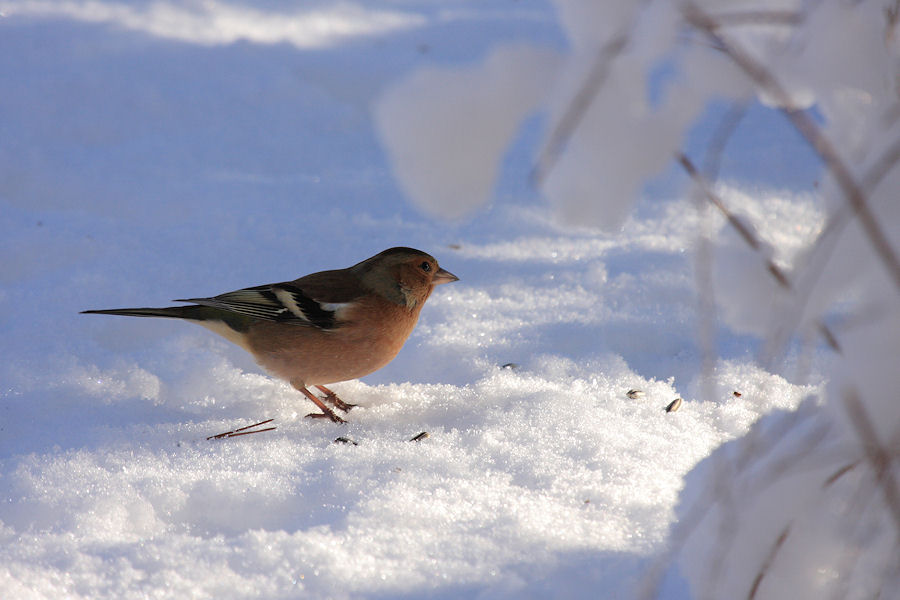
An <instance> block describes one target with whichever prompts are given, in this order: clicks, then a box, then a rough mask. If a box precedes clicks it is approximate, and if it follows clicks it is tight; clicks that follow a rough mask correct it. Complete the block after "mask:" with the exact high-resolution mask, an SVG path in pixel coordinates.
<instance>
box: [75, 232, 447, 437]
mask: <svg viewBox="0 0 900 600" xmlns="http://www.w3.org/2000/svg"><path fill="white" fill-rule="evenodd" d="M458 279H459V278H458V277H457V276H456V275H453V274H452V273H450V272H448V271H446V270H444V269H442V268H441V267H440V266H438V263H437V261H436V260H435V259H434V258H433V257H432V256H430V255H428V254H426V253H425V252H422V251H420V250H414V249H413V248H390V249H388V250H385V251H384V252H381V253H379V254H376V255H375V256H373V257H372V258H368V259H366V260H364V261H362V262H361V263H358V264H355V265H353V266H352V267H348V268H346V269H338V270H334V271H322V272H320V273H312V274H311V275H306V276H305V277H301V278H300V279H295V280H294V281H288V282H285V283H273V284H269V285H260V286H257V287H251V288H245V289H242V290H237V291H234V292H228V293H226V294H220V295H218V296H214V297H212V298H190V299H186V300H175V302H191V303H192V304H191V305H190V306H172V307H168V308H118V309H109V310H86V311H83V314H104V315H125V316H130V317H168V318H175V319H186V320H188V321H191V322H193V323H197V324H199V325H202V326H204V327H206V328H207V329H210V330H212V331H214V332H215V333H217V334H219V335H221V336H222V337H224V338H225V339H227V340H229V341H231V342H234V343H235V344H237V345H238V346H241V347H242V348H244V349H245V350H247V351H248V352H250V353H251V354H252V355H253V357H254V358H255V359H256V361H257V362H258V363H259V364H260V365H261V366H262V367H263V368H264V369H266V370H267V371H269V372H270V373H272V374H273V375H275V376H277V377H280V378H282V379H285V380H287V381H288V382H290V384H291V385H292V386H293V387H294V388H295V389H297V390H298V391H300V392H302V393H303V395H304V396H306V397H307V398H309V399H310V400H312V401H313V402H314V403H315V405H316V406H318V407H319V408H320V409H321V410H322V412H321V413H313V414H310V415H307V416H310V417H327V418H329V419H331V420H332V421H334V422H336V423H343V422H344V420H343V419H342V418H341V417H339V416H338V415H336V414H335V413H334V411H332V410H331V409H330V408H328V406H326V405H325V403H324V402H323V401H322V399H320V398H318V397H317V396H316V395H315V394H313V393H312V392H310V391H309V389H307V388H308V387H309V386H315V387H316V388H317V389H318V390H319V391H320V392H322V393H323V394H325V397H324V400H325V401H327V402H329V403H331V404H332V405H334V406H335V408H337V409H339V410H342V411H344V412H346V411H348V410H350V408H352V407H353V405H352V404H347V403H345V402H343V401H342V400H341V399H340V398H338V397H337V394H335V393H334V392H332V391H331V390H330V389H328V388H327V387H325V385H326V384H329V383H335V382H338V381H345V380H347V379H355V378H357V377H362V376H363V375H368V374H369V373H372V372H374V371H377V370H378V369H380V368H381V367H383V366H385V365H386V364H388V363H389V362H391V360H392V359H393V358H394V357H395V356H396V355H397V353H398V352H399V351H400V348H402V347H403V343H404V342H406V338H408V337H409V334H410V333H412V330H413V328H414V327H415V325H416V321H417V320H418V319H419V312H420V311H421V310H422V306H423V305H424V304H425V301H426V300H427V299H428V297H429V296H430V295H431V292H432V291H433V290H434V286H436V285H440V284H442V283H450V282H453V281H457V280H458Z"/></svg>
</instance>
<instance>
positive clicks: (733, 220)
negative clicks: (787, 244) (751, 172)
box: [676, 152, 841, 353]
mask: <svg viewBox="0 0 900 600" xmlns="http://www.w3.org/2000/svg"><path fill="white" fill-rule="evenodd" d="M676 158H677V159H678V162H679V164H681V166H682V167H683V168H684V170H685V172H687V174H688V175H689V176H690V178H691V180H692V181H693V182H694V184H695V185H696V186H697V188H698V189H699V190H700V191H701V192H703V195H704V196H705V197H706V199H707V200H709V202H710V203H712V205H713V206H715V207H716V208H718V209H719V211H720V212H721V213H722V214H723V215H724V216H725V218H726V219H727V220H728V224H729V225H731V226H732V227H733V228H734V229H735V231H737V233H738V234H739V235H740V236H741V239H743V240H744V242H746V244H747V245H748V246H750V248H751V249H753V251H755V252H757V253H759V254H760V256H762V259H763V261H764V262H765V265H766V270H767V271H768V272H769V274H770V275H771V276H772V277H773V278H774V279H775V281H776V282H778V285H779V286H781V287H782V288H783V289H784V290H786V291H793V286H792V285H791V281H790V279H789V278H788V276H787V274H786V273H785V272H784V270H782V268H781V267H779V266H778V265H776V264H775V262H774V261H773V260H772V259H771V258H770V257H767V256H763V252H762V244H761V243H760V242H759V238H757V236H756V234H755V233H754V231H753V228H752V227H751V226H750V225H749V224H747V223H744V222H743V221H742V220H740V219H739V218H738V217H737V216H736V215H735V214H734V213H733V212H731V210H730V209H729V208H728V207H727V206H725V203H724V202H723V201H722V199H721V198H720V197H719V195H718V194H716V192H715V191H714V190H713V189H712V186H710V184H709V182H708V181H707V180H706V178H704V177H703V175H701V174H700V172H699V171H697V167H696V166H694V163H693V162H691V159H690V158H688V157H687V156H686V155H685V154H684V153H681V152H679V153H678V154H677V155H676ZM816 326H817V328H818V330H819V332H820V333H821V334H822V337H823V338H824V339H825V341H826V342H827V343H828V345H829V346H830V347H831V348H832V349H833V350H834V351H835V352H838V353H840V352H841V346H840V344H839V343H838V340H837V337H836V336H835V335H834V332H833V331H831V329H830V328H829V327H828V325H826V324H825V322H824V321H822V320H819V321H817V323H816Z"/></svg>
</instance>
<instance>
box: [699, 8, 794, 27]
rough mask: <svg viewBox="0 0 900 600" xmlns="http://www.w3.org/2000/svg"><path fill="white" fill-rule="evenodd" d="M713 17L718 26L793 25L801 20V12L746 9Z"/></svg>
mask: <svg viewBox="0 0 900 600" xmlns="http://www.w3.org/2000/svg"><path fill="white" fill-rule="evenodd" d="M713 18H714V19H715V21H716V23H717V24H718V26H719V27H735V26H742V25H784V26H786V27H793V26H796V25H799V24H800V23H802V22H803V13H800V12H796V11H792V10H747V11H735V12H731V13H716V15H715V16H714V17H713Z"/></svg>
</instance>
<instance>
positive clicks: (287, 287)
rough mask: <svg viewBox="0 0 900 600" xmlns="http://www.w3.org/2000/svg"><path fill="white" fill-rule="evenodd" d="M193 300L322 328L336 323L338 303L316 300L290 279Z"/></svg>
mask: <svg viewBox="0 0 900 600" xmlns="http://www.w3.org/2000/svg"><path fill="white" fill-rule="evenodd" d="M177 302H193V303H194V304H199V305H201V306H212V307H214V308H220V309H222V310H227V311H230V312H234V313H238V314H242V315H246V316H248V317H253V318H256V319H263V320H266V321H276V322H279V323H281V322H284V323H296V324H306V325H313V326H315V327H319V328H321V329H333V328H334V327H336V325H337V323H336V318H335V311H336V310H337V309H338V308H339V306H340V305H337V304H325V305H323V304H322V303H320V302H318V301H317V300H315V299H314V298H311V297H310V296H308V295H307V294H306V293H304V292H303V290H302V289H300V288H299V287H297V286H295V285H292V284H290V283H276V284H272V285H260V286H257V287H252V288H244V289H242V290H236V291H234V292H228V293H225V294H220V295H218V296H215V297H213V298H188V299H183V300H177Z"/></svg>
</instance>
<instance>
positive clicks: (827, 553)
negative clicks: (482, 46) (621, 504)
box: [376, 0, 900, 599]
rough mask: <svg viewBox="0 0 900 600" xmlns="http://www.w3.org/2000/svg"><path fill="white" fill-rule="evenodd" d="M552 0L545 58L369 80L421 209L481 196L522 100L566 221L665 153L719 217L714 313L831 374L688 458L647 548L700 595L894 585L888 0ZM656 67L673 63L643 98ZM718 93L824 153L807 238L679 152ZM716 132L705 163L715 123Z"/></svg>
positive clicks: (444, 209)
mask: <svg viewBox="0 0 900 600" xmlns="http://www.w3.org/2000/svg"><path fill="white" fill-rule="evenodd" d="M556 5H557V7H558V9H559V16H560V27H561V29H562V30H563V31H564V32H565V33H566V35H567V38H568V42H569V47H568V49H567V51H566V52H565V53H564V54H563V55H562V56H560V57H558V59H552V60H551V59H546V60H535V59H534V58H533V57H532V58H531V59H529V58H527V56H528V53H529V50H527V49H525V48H522V47H518V48H516V49H515V50H514V51H512V50H509V49H506V50H504V49H501V50H498V51H496V52H495V53H494V54H492V55H489V56H488V57H487V58H486V59H485V61H484V62H483V64H480V65H474V66H472V67H469V68H468V69H463V70H457V71H450V70H444V71H440V70H431V71H423V72H419V73H415V74H413V75H412V76H411V77H410V78H409V79H408V80H407V81H406V82H401V83H400V84H397V86H396V87H394V88H393V89H392V90H390V91H388V93H387V94H386V95H385V97H384V98H383V99H382V101H381V102H380V103H379V105H378V107H377V111H376V112H377V116H378V120H379V124H380V127H381V130H382V134H383V137H384V140H385V142H386V145H387V147H388V150H389V153H390V154H391V157H392V160H393V164H394V167H395V171H396V174H397V176H398V178H399V179H400V181H401V183H402V185H403V186H404V188H405V190H406V191H407V192H408V193H409V194H410V196H411V197H413V198H414V199H415V201H416V202H417V203H419V204H420V205H422V206H425V207H427V208H428V209H430V210H431V211H433V212H436V213H438V214H444V215H449V216H454V217H458V216H461V215H463V214H466V213H467V212H470V211H472V210H474V209H476V208H478V207H479V206H480V205H482V204H484V203H485V202H486V201H487V200H488V199H489V198H490V195H491V191H492V186H493V181H494V177H495V174H496V172H497V168H498V165H499V162H500V160H501V159H502V157H503V153H504V151H505V149H506V144H508V143H509V142H510V140H511V139H512V138H513V136H514V134H515V131H516V128H517V127H518V126H519V124H520V123H521V121H522V120H523V119H524V118H525V117H527V116H528V115H530V114H532V113H541V114H543V115H544V116H545V117H546V129H545V132H544V136H545V137H544V140H543V145H542V147H541V148H540V149H539V151H538V155H537V157H536V159H535V164H534V173H535V180H536V183H537V184H538V187H539V189H540V191H541V192H542V193H543V194H544V195H545V196H546V197H547V199H548V201H549V202H550V203H551V204H552V205H553V206H554V207H555V208H556V210H557V213H558V214H559V215H560V216H561V217H563V218H564V219H567V220H569V221H574V222H577V223H579V224H588V225H594V226H599V227H605V228H608V229H612V228H616V227H617V226H618V225H619V224H620V223H621V222H622V221H623V219H624V218H625V217H626V215H627V214H628V211H629V210H630V208H631V206H632V204H633V202H634V201H635V200H636V199H637V197H638V196H639V195H640V191H641V188H642V185H643V184H644V182H645V181H646V180H647V179H648V178H650V177H652V176H653V175H655V174H656V173H658V172H659V171H661V170H662V169H664V168H666V167H667V166H669V165H671V164H673V161H675V160H677V161H678V163H680V164H681V166H683V167H684V168H685V170H686V171H687V172H688V174H689V176H690V179H691V181H692V186H693V187H692V190H691V193H693V194H694V195H695V197H696V198H697V199H698V205H701V206H712V207H713V208H711V209H710V210H714V211H715V212H718V213H720V214H721V215H724V216H725V222H727V224H728V225H727V227H730V228H732V230H731V232H730V233H728V234H725V235H721V236H719V237H718V238H717V239H712V237H711V236H707V234H706V233H705V232H698V240H699V241H701V242H702V243H701V244H699V246H700V247H703V245H704V244H706V245H707V247H710V248H712V252H711V253H709V257H710V258H709V260H708V261H707V262H706V264H704V262H703V261H701V260H699V259H698V262H697V268H698V273H700V275H699V276H698V282H703V281H707V282H708V283H707V284H706V286H707V287H706V288H705V289H698V294H700V295H701V296H703V295H707V294H708V295H714V296H715V297H716V303H717V306H716V311H715V312H716V313H717V314H718V315H719V317H720V318H721V319H722V321H721V322H720V323H715V326H724V327H729V328H731V329H732V330H733V331H740V332H748V333H751V334H753V335H755V336H757V337H759V338H760V339H761V340H763V341H765V342H766V348H767V350H768V352H767V356H766V359H767V360H768V361H769V364H775V363H777V361H778V358H779V356H781V351H782V350H783V348H784V346H785V345H786V344H787V343H788V341H789V340H790V339H792V338H794V339H803V340H808V342H807V343H808V344H809V347H810V349H809V352H811V353H818V354H819V355H820V356H824V357H825V361H826V362H827V364H828V367H827V368H826V369H825V371H826V373H825V374H826V375H827V376H828V377H829V378H830V379H829V383H828V385H827V388H826V392H825V394H824V396H823V397H822V398H814V399H810V400H809V401H808V402H807V403H806V404H805V405H804V406H803V407H802V408H801V409H800V410H799V411H797V412H795V413H779V414H772V415H770V416H768V417H767V418H765V419H764V420H763V421H762V422H760V423H759V424H758V425H757V426H756V427H755V428H754V429H753V430H752V431H751V432H750V433H749V434H748V435H747V436H746V437H745V438H743V439H741V440H736V441H734V442H732V443H730V444H728V445H726V446H724V447H722V448H721V449H720V450H718V451H717V452H715V453H714V454H713V455H712V456H711V457H710V458H708V459H707V460H706V461H704V463H702V464H701V465H699V466H698V467H697V469H696V470H695V471H694V472H693V473H692V474H691V475H690V476H689V477H688V479H687V481H686V487H685V490H684V492H683V495H682V500H681V505H680V508H679V513H678V521H677V522H676V523H675V524H674V526H673V530H672V535H671V540H670V542H671V545H670V550H669V551H668V553H667V554H666V556H665V557H664V558H663V559H662V561H661V562H666V561H667V560H669V559H672V560H674V559H676V558H677V559H678V560H677V561H676V562H677V563H678V564H680V566H681V571H682V573H683V574H684V575H685V576H686V577H687V579H688V581H689V583H690V587H691V591H692V593H693V594H694V596H695V597H697V598H725V597H727V598H763V597H769V598H784V597H790V598H795V599H797V598H856V597H859V598H896V597H900V560H898V559H897V557H898V556H900V258H898V248H900V202H898V198H900V169H898V168H897V163H898V161H900V101H898V100H900V97H898V90H900V81H898V74H900V61H898V37H900V30H898V22H900V2H897V1H896V0H889V1H888V0H880V1H865V0H863V1H860V2H848V1H843V0H822V1H818V2H801V1H799V0H769V1H763V0H760V1H758V2H753V1H741V2H735V1H725V0H722V1H716V0H703V1H695V2H692V1H688V0H681V1H676V2H659V1H657V2H653V1H646V0H645V1H632V2H629V1H624V0H623V1H619V2H594V1H592V0H557V2H556ZM531 52H539V51H538V50H537V49H533V50H531ZM661 66H665V67H666V68H667V69H668V70H669V71H670V72H671V73H672V75H671V77H667V78H666V79H665V80H663V81H662V83H661V85H660V88H661V89H659V90H656V92H655V93H653V94H651V92H650V90H649V88H648V82H650V81H653V80H654V79H653V78H654V73H656V72H657V70H658V69H659V68H660V67H661ZM501 73H502V77H501V76H500V75H501ZM656 81H657V82H659V80H658V79H657V80H656ZM547 85H552V89H550V90H546V86H547ZM723 99H724V100H731V101H734V103H735V105H736V106H740V105H742V104H743V103H747V102H757V103H762V104H765V105H767V106H770V107H773V108H774V109H777V110H780V111H782V112H783V114H784V117H785V119H784V127H786V128H793V129H794V130H796V132H798V133H799V134H800V135H801V136H802V137H803V138H804V139H805V140H806V141H807V142H808V144H809V146H810V148H811V150H812V152H814V153H815V154H816V155H818V157H819V158H820V159H821V162H822V165H823V173H822V178H821V184H820V185H819V186H818V188H817V189H815V190H809V193H810V194H811V195H817V196H818V197H817V199H816V200H817V203H818V204H821V205H822V206H824V207H825V214H824V215H823V216H821V217H817V218H816V219H815V224H816V227H815V228H814V230H811V231H810V235H809V238H808V239H809V240H810V242H809V244H808V246H806V247H805V248H790V249H785V248H783V247H780V246H779V242H778V239H777V237H773V236H770V235H768V236H767V235H766V221H767V218H768V219H771V215H770V214H769V215H767V214H765V213H762V214H756V215H754V214H753V212H754V209H755V208H756V207H755V206H754V204H755V202H754V201H751V200H750V199H749V197H748V196H744V197H742V196H741V194H739V193H734V194H731V195H725V196H724V197H722V195H721V194H720V190H721V189H722V187H723V186H720V185H717V184H716V181H715V176H714V172H715V170H714V169H710V170H708V171H704V169H702V168H697V167H695V166H694V165H695V164H701V165H702V164H704V163H703V162H702V161H701V159H702V158H704V157H687V156H685V155H684V154H683V152H684V150H683V148H682V146H683V144H684V140H683V138H684V136H685V132H686V131H687V130H688V128H690V127H692V126H693V125H695V124H696V122H697V120H698V119H699V118H700V117H701V115H702V114H703V111H704V109H705V108H706V107H707V105H708V104H709V103H710V102H711V101H722V100H723ZM740 114H741V111H734V113H733V115H735V116H733V117H732V118H733V119H735V120H738V119H740ZM726 125H727V124H726ZM721 130H722V131H723V132H724V133H723V134H722V136H721V139H719V140H718V141H717V143H716V144H715V147H711V148H709V149H708V150H709V154H710V155H711V156H712V157H713V158H714V159H716V158H717V155H718V154H720V153H722V152H727V150H728V149H727V141H728V136H729V135H730V134H729V133H728V131H733V127H731V128H730V129H729V127H727V126H726V127H722V128H721ZM763 151H764V149H763ZM676 157H677V159H676ZM691 159H693V160H691ZM713 162H714V161H713ZM676 164H677V163H676ZM761 183H763V185H764V184H765V182H761ZM790 214H791V213H790V211H787V212H785V215H786V216H785V217H784V218H787V219H789V218H790ZM784 218H782V219H781V220H780V224H781V225H783V224H784ZM802 220H803V221H804V225H805V224H806V222H807V221H808V219H806V218H802ZM710 263H711V264H710ZM704 272H705V276H704ZM698 285H701V286H702V285H704V284H702V283H700V284H698ZM702 318H709V317H706V316H704V315H701V319H702ZM656 576H659V572H654V573H651V574H650V575H649V576H648V580H649V581H650V585H648V586H647V587H646V588H645V592H646V596H647V597H653V596H654V595H655V590H656V586H655V583H656V582H655V581H654V577H656ZM648 590H649V591H648Z"/></svg>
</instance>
